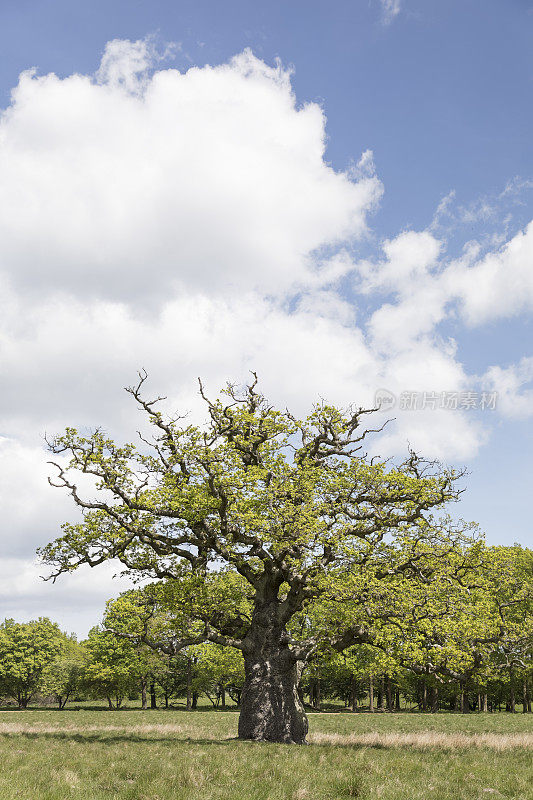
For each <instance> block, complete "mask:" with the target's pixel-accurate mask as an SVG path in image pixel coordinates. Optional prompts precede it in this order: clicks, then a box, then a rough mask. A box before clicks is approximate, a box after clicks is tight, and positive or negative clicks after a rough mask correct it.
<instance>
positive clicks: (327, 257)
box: [0, 0, 533, 635]
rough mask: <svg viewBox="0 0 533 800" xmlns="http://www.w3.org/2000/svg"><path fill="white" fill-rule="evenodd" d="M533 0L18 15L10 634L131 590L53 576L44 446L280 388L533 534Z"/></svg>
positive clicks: (5, 500)
mask: <svg viewBox="0 0 533 800" xmlns="http://www.w3.org/2000/svg"><path fill="white" fill-rule="evenodd" d="M532 44H533V0H349V1H348V0H346V2H345V1H344V0H331V2H329V3H324V2H317V1H316V0H305V2H303V0H301V1H300V0H292V1H291V2H290V3H287V2H269V3H259V2H244V1H243V2H238V1H237V0H226V2H224V3H219V2H214V0H194V2H189V1H187V2H183V1H182V0H172V2H170V0H150V2H145V1H144V0H135V1H133V0H128V2H126V1H125V0H106V2H105V3H104V2H101V1H100V0H94V1H93V2H92V3H90V4H87V3H81V2H72V0H68V2H67V0H62V1H60V0H49V1H48V2H47V3H39V2H35V0H17V2H14V0H2V3H1V4H0V50H1V52H2V54H3V59H2V61H1V62H0V371H1V380H2V392H1V394H0V507H1V509H2V515H1V520H2V521H1V535H0V618H2V617H4V616H7V617H15V618H17V619H31V618H35V617H36V616H38V615H48V616H50V617H51V618H52V619H54V620H57V621H58V622H59V623H60V624H61V625H62V627H63V628H64V629H66V630H68V631H76V632H77V633H78V634H79V635H85V634H86V632H87V630H88V629H89V628H90V627H91V626H92V625H94V624H96V623H97V622H98V620H99V619H100V616H101V613H102V610H103V607H104V604H105V601H106V600H107V599H108V598H110V597H113V596H116V595H117V594H118V593H119V592H120V591H121V590H123V589H124V588H126V587H127V586H128V583H127V580H126V579H125V578H123V577H122V578H121V577H117V578H114V577H113V575H114V574H115V572H116V571H117V570H116V567H114V566H113V565H106V566H103V567H99V568H97V569H94V570H88V569H87V570H80V571H78V572H77V573H74V574H71V575H68V576H64V577H61V578H60V579H59V580H58V581H56V582H55V584H52V583H51V582H44V581H43V580H42V579H41V577H40V576H43V575H46V568H45V567H44V566H43V565H40V564H39V563H38V560H37V559H36V554H35V551H36V548H38V547H41V546H43V545H44V544H46V543H47V542H48V541H50V540H51V539H53V538H55V537H56V536H57V535H59V533H60V526H61V523H62V522H63V521H66V520H73V519H76V518H77V512H76V509H75V508H73V506H72V503H71V502H70V501H69V499H68V498H67V497H65V496H63V495H62V494H61V493H60V492H59V491H58V490H54V489H52V488H50V487H49V486H48V483H47V476H48V475H50V474H51V470H52V468H51V467H50V466H49V465H48V464H47V459H48V458H49V456H48V454H47V453H46V450H45V448H44V446H43V436H44V434H45V433H48V434H54V433H57V432H60V431H61V430H62V429H63V428H64V427H65V426H67V425H71V426H75V427H78V428H80V429H82V430H90V429H91V428H92V427H95V426H97V425H100V426H104V427H105V429H106V430H107V431H109V433H110V435H113V436H115V437H116V438H117V439H119V440H126V441H127V440H131V439H132V438H133V437H135V432H136V430H137V429H138V427H139V425H140V424H141V421H140V419H139V416H138V414H137V412H136V410H135V408H134V407H133V406H132V403H131V402H129V399H128V396H127V395H126V394H125V393H124V391H123V387H125V386H128V385H131V384H132V383H133V382H134V381H135V377H136V372H137V370H138V369H140V368H145V369H146V370H147V371H148V373H149V388H150V391H153V394H154V395H161V394H162V395H165V396H166V397H167V400H166V401H165V408H167V409H168V410H169V411H174V410H180V411H188V412H190V414H191V418H192V419H201V415H202V413H203V412H202V409H201V404H200V401H199V398H198V393H197V382H196V381H197V376H199V375H200V376H202V378H203V380H204V383H205V385H206V386H207V387H208V389H209V391H210V392H211V394H213V395H215V394H216V392H217V391H218V390H219V389H220V388H221V387H222V386H223V385H224V384H225V382H226V381H227V380H231V381H235V382H237V383H242V382H244V381H245V380H246V378H247V375H248V374H249V370H251V369H254V370H257V372H258V373H259V375H260V378H261V385H262V388H263V391H264V392H265V394H266V395H267V396H268V397H269V398H270V399H271V400H272V401H273V402H274V403H276V404H280V405H281V406H282V407H285V406H289V407H290V408H291V409H293V410H294V412H295V413H297V414H299V415H303V414H305V413H306V412H308V411H309V410H310V408H311V407H312V405H313V403H315V402H317V401H319V400H320V399H321V398H324V399H326V400H328V401H331V402H334V403H337V404H340V405H347V404H349V403H354V404H355V405H361V406H366V407H368V406H372V405H374V403H375V402H376V398H378V399H380V400H381V402H382V403H383V405H382V409H381V410H380V411H379V412H376V414H377V416H378V417H379V418H380V420H382V419H385V418H389V417H390V418H392V419H393V421H392V422H391V423H390V424H389V425H388V426H387V428H386V430H385V431H384V433H383V434H381V435H380V436H378V437H375V438H374V440H373V442H372V444H371V452H372V453H373V454H380V455H382V456H383V457H387V458H388V457H391V458H393V459H401V458H402V456H404V455H405V453H406V452H407V448H408V447H409V446H411V447H414V448H415V449H416V450H417V451H418V452H420V453H422V454H424V455H426V456H427V457H430V458H437V459H440V460H441V461H443V462H444V463H446V464H452V465H457V466H459V467H466V469H467V471H468V476H467V477H466V478H465V480H464V486H465V492H464V494H463V496H462V499H461V501H460V503H459V504H458V506H457V507H455V508H454V509H452V511H453V514H454V515H455V516H461V517H463V518H464V519H467V520H475V521H477V522H478V523H479V525H480V526H481V529H482V530H483V531H484V532H485V533H486V537H487V541H488V542H489V543H490V544H512V543H513V542H519V543H521V544H523V545H527V546H532V545H533V536H532V532H531V523H530V496H531V487H532V483H533V466H532V460H531V450H532V443H533V434H532V425H531V421H532V416H533V387H532V379H533V347H532V341H533V335H532V334H533V321H532V314H531V312H532V310H533V149H532V146H531V142H532V139H533V137H532V129H533V103H532V98H531V94H532V90H533V55H532V54H533V46H532Z"/></svg>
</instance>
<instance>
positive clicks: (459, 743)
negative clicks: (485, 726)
mask: <svg viewBox="0 0 533 800" xmlns="http://www.w3.org/2000/svg"><path fill="white" fill-rule="evenodd" d="M309 740H310V742H311V743H312V744H330V745H341V746H342V745H343V746H347V745H348V746H354V747H356V746H359V747H409V748H416V749H417V750H436V749H439V748H440V749H443V750H463V749H464V748H466V747H484V748H489V749H490V750H497V751H500V752H502V751H504V750H514V749H516V748H524V749H533V733H515V734H513V733H499V734H498V733H474V734H468V733H441V732H439V731H418V732H416V733H379V732H377V731H372V732H370V733H352V734H348V735H344V736H343V735H342V734H338V733H313V734H311V735H310V737H309Z"/></svg>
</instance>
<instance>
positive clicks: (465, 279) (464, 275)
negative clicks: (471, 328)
mask: <svg viewBox="0 0 533 800" xmlns="http://www.w3.org/2000/svg"><path fill="white" fill-rule="evenodd" d="M532 265H533V222H530V223H529V225H528V226H527V227H526V228H525V230H523V231H519V232H518V233H517V234H516V235H515V236H513V238H512V239H511V240H510V241H509V242H507V243H506V244H505V245H503V246H502V247H501V248H500V249H498V250H496V251H495V252H490V253H487V254H486V255H485V256H484V257H482V258H480V259H479V260H478V261H476V262H475V263H474V264H472V265H465V264H464V263H461V262H458V263H457V264H455V265H453V266H452V267H451V268H450V271H449V275H448V279H449V286H450V291H451V292H453V293H454V294H455V295H456V296H457V297H458V298H459V301H460V306H461V309H460V310H461V314H462V315H463V317H464V318H465V320H466V321H467V322H468V323H469V324H470V325H479V324H482V323H484V322H487V321H488V320H493V319H497V318H499V317H510V316H514V315H516V314H519V313H522V312H525V311H531V310H532V309H533V268H532Z"/></svg>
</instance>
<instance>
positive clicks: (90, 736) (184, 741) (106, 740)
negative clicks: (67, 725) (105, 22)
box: [0, 731, 397, 750]
mask: <svg viewBox="0 0 533 800" xmlns="http://www.w3.org/2000/svg"><path fill="white" fill-rule="evenodd" d="M4 737H5V738H15V737H22V738H23V739H27V740H29V741H38V740H53V741H60V742H61V741H62V742H77V743H78V744H100V745H107V746H111V745H117V744H150V743H157V744H166V745H168V746H175V745H201V746H205V745H215V746H217V747H228V746H230V745H235V744H240V745H243V746H248V747H264V746H267V747H268V746H272V745H274V744H275V745H276V746H278V747H291V748H293V747H298V745H294V744H283V743H280V742H254V741H251V740H249V739H239V737H238V736H232V737H229V738H227V739H210V738H207V737H192V736H179V737H178V736H176V737H173V736H169V735H167V736H157V735H154V736H150V735H149V734H143V733H137V732H132V733H123V734H122V733H112V734H111V735H108V734H106V732H105V731H102V732H92V731H88V732H87V733H78V732H77V733H74V732H69V731H57V732H54V733H52V732H51V731H43V732H42V733H38V732H35V731H31V732H28V733H27V732H24V731H17V732H16V733H9V732H0V741H1V740H2V738H4ZM309 748H312V749H313V750H317V749H318V750H331V749H337V748H339V749H349V750H362V749H364V748H371V749H373V750H394V749H397V746H394V745H384V744H381V743H379V742H376V743H372V744H358V743H349V742H347V743H344V742H335V743H331V744H329V743H322V742H320V743H319V742H308V743H307V745H305V749H306V750H307V749H309Z"/></svg>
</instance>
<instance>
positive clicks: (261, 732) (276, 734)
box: [239, 603, 308, 744]
mask: <svg viewBox="0 0 533 800" xmlns="http://www.w3.org/2000/svg"><path fill="white" fill-rule="evenodd" d="M279 617H280V614H279V607H278V605H277V604H276V603H266V604H264V605H263V604H260V605H259V606H258V607H257V608H256V609H255V611H254V615H253V620H252V625H251V626H250V630H249V632H248V634H247V636H246V647H245V649H244V672H245V681H244V687H243V690H242V695H241V713H240V716H239V737H240V738H241V739H253V740H255V741H267V742H283V743H285V744H305V743H306V736H307V731H308V723H307V716H306V714H305V711H304V707H303V705H302V702H301V700H300V695H299V692H298V686H299V683H300V677H301V663H299V662H298V660H297V659H296V656H295V654H294V653H293V652H292V651H291V650H290V648H289V646H288V644H286V641H287V639H288V636H287V633H286V630H285V626H284V624H283V622H280V621H279Z"/></svg>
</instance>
